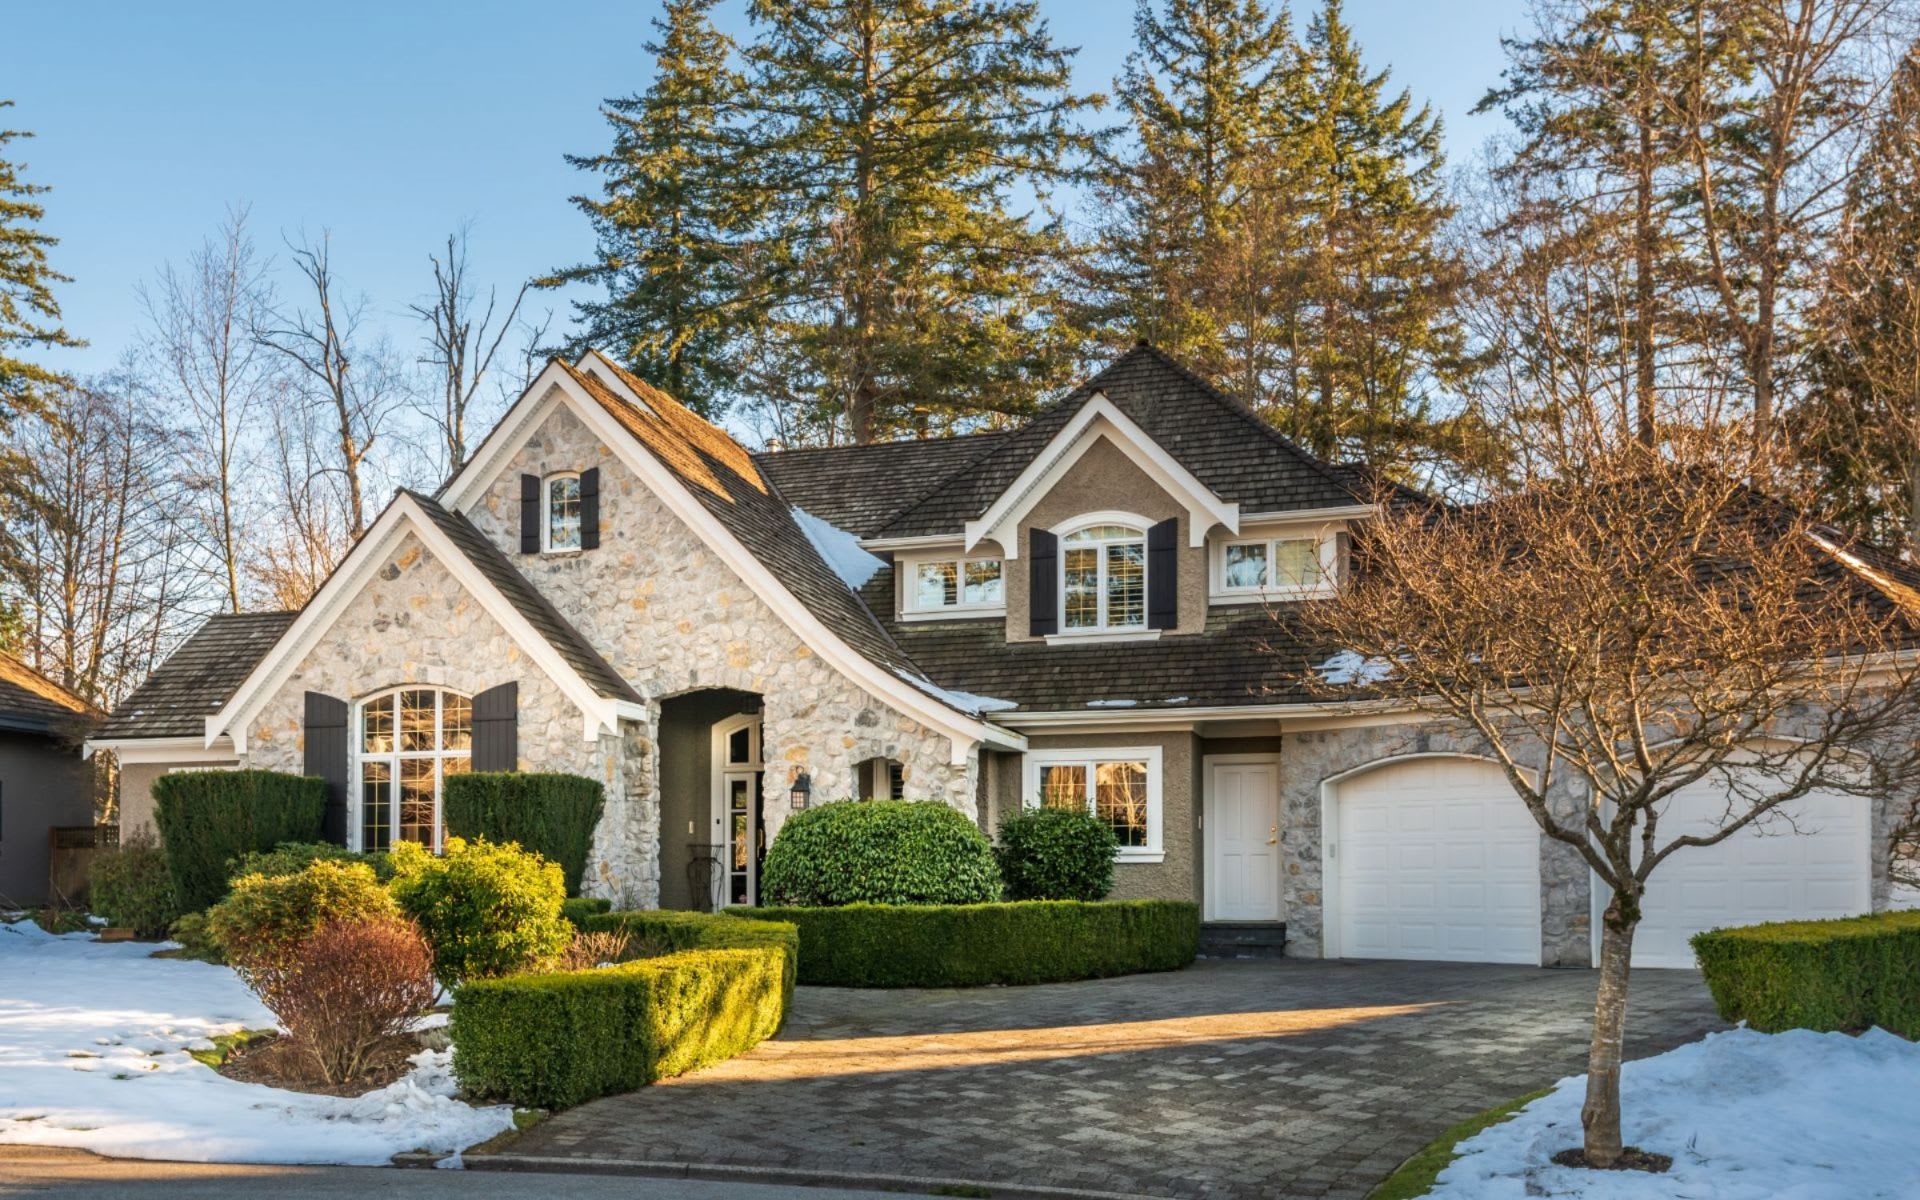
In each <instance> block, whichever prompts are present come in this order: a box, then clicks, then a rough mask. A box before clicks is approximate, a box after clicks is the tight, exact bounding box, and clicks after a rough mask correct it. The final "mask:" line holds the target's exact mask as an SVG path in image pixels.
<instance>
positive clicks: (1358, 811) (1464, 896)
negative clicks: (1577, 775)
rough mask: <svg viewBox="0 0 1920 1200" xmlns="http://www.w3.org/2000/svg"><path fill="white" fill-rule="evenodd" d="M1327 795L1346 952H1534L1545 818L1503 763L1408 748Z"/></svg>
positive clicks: (1475, 958) (1453, 955) (1475, 957)
mask: <svg viewBox="0 0 1920 1200" xmlns="http://www.w3.org/2000/svg"><path fill="white" fill-rule="evenodd" d="M1333 803H1334V806H1335V808H1336V809H1337V812H1338V822H1339V824H1338V830H1339V833H1338V837H1337V840H1336V841H1335V843H1334V855H1333V860H1332V862H1330V863H1329V867H1330V869H1331V870H1332V871H1333V873H1334V875H1335V876H1336V878H1337V882H1336V884H1335V886H1336V888H1337V892H1336V907H1337V909H1338V911H1337V913H1336V914H1335V916H1334V919H1335V921H1336V923H1337V933H1338V938H1339V941H1338V944H1337V946H1336V947H1335V948H1334V949H1335V951H1336V953H1338V954H1339V955H1340V956H1341V957H1343V958H1424V959H1446V960H1450V961H1455V962H1509V963H1538V962H1539V961H1540V827H1539V826H1538V825H1536V824H1535V823H1534V820H1533V817H1532V815H1531V814H1529V813H1528V812H1527V809H1526V806H1525V805H1524V804H1522V803H1521V802H1520V799H1519V797H1517V796H1515V795H1514V794H1513V790H1512V789H1511V788H1510V787H1508V786H1507V782H1506V779H1505V777H1504V776H1502V775H1501V773H1500V769H1499V768H1498V767H1496V766H1494V765H1493V764H1491V763H1486V762H1480V761H1478V760H1475V759H1466V758H1420V759H1411V760H1408V761H1406V762H1402V763H1395V764H1392V765H1389V766H1384V767H1379V768H1377V769H1375V770H1372V771H1368V772H1366V773H1364V774H1361V775H1357V776H1354V777H1353V778H1350V779H1347V780H1343V781H1342V782H1340V783H1339V784H1337V785H1335V794H1334V797H1333Z"/></svg>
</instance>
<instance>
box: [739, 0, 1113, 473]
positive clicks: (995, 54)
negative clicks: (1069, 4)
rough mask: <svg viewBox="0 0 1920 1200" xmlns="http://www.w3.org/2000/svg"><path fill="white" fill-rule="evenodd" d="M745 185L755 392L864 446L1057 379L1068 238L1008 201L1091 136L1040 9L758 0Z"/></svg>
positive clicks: (1063, 164)
mask: <svg viewBox="0 0 1920 1200" xmlns="http://www.w3.org/2000/svg"><path fill="white" fill-rule="evenodd" d="M751 16H752V20H753V22H754V25H755V28H756V31H757V36H756V38H755V40H754V42H753V43H752V45H751V46H749V47H748V48H747V50H746V54H745V57H746V60H747V63H748V73H749V80H750V84H749V88H748V96H749V104H750V111H749V112H748V114H747V117H746V120H745V122H744V123H743V125H742V127H741V132H742V137H743V141H744V142H745V143H746V145H747V147H748V153H747V154H746V155H744V156H743V157H742V158H741V159H740V160H739V161H740V175H741V178H740V180H739V184H740V186H742V187H744V188H747V189H750V190H751V191H753V192H754V193H755V194H756V195H757V197H758V198H759V200H760V202H762V203H764V204H765V205H766V206H767V209H766V213H767V215H766V218H765V220H764V221H763V222H762V223H761V226H760V228H759V230H758V232H757V235H756V246H755V251H756V262H755V268H754V273H755V280H756V284H757V287H758V289H759V290H758V292H757V293H756V296H755V300H756V304H757V305H760V306H763V308H764V311H765V312H766V314H767V318H766V321H765V322H764V325H763V326H761V327H760V328H758V329H756V331H755V336H756V339H757V342H758V348H757V349H756V350H755V351H754V352H753V353H751V354H750V355H749V356H748V359H749V361H750V362H752V363H753V364H754V367H753V374H752V386H753V389H754V390H755V391H756V392H758V393H760V394H762V395H764V396H766V397H768V398H770V399H771V400H773V401H774V402H776V403H780V404H782V405H784V406H785V407H786V408H787V409H788V410H789V411H790V412H795V413H799V414H801V415H802V416H803V417H804V418H807V420H806V421H805V424H808V425H810V426H811V428H812V429H814V430H815V431H821V432H823V434H824V436H829V437H841V436H844V437H850V438H852V439H853V440H855V441H869V440H873V439H875V438H879V437H884V436H888V435H891V434H896V433H899V432H902V431H908V430H922V431H924V430H931V429H935V428H946V427H950V426H952V425H953V424H954V423H956V422H962V421H965V420H967V419H969V418H970V417H974V416H977V415H978V414H980V413H983V412H986V413H994V412H1019V411H1023V410H1025V409H1026V408H1027V407H1029V406H1030V405H1031V404H1032V403H1033V402H1034V401H1035V400H1036V399H1037V398H1038V397H1039V396H1041V395H1042V394H1044V392H1045V390H1046V389H1048V388H1049V387H1051V386H1053V385H1054V384H1056V383H1057V382H1059V381H1060V380H1061V379H1062V378H1063V376H1064V373H1065V371H1066V370H1067V369H1068V367H1069V365H1070V363H1071V359H1072V353H1071V352H1072V349H1073V346H1072V340H1071V338H1070V336H1069V335H1068V333H1067V331H1066V330H1065V328H1064V327H1063V325H1062V323H1061V322H1060V321H1059V320H1058V317H1057V310H1058V309H1059V307H1060V298H1059V292H1058V287H1059V279H1058V270H1059V264H1060V263H1061V261H1062V259H1063V256H1064V255H1065V253H1066V249H1067V243H1066V239H1065V237H1064V234H1063V232H1062V229H1061V223H1060V221H1059V220H1058V218H1057V217H1049V218H1048V219H1045V220H1039V219H1036V217H1035V215H1034V214H1031V213H1028V212H1025V211H1021V210H1020V209H1019V208H1018V207H1017V204H1016V196H1018V195H1020V194H1021V193H1022V192H1023V191H1024V190H1031V191H1033V192H1035V193H1037V195H1038V197H1039V201H1040V203H1042V204H1044V202H1045V200H1046V197H1047V195H1048V189H1049V187H1050V185H1052V184H1054V183H1056V182H1058V181H1060V180H1062V179H1065V178H1068V177H1070V176H1071V175H1072V173H1073V171H1074V169H1075V166H1076V162H1077V159H1078V158H1079V157H1080V156H1081V155H1082V154H1083V153H1084V152H1085V151H1087V150H1088V149H1090V148H1091V139H1090V138H1089V137H1088V135H1086V134H1085V133H1083V132H1080V131H1078V130H1077V129H1076V128H1075V127H1074V126H1073V123H1072V117H1073V114H1074V113H1076V112H1077V111H1079V110H1081V109H1084V108H1086V107H1088V106H1089V105H1090V104H1092V103H1094V102H1095V100H1096V99H1097V98H1089V97H1077V96H1074V95H1073V94H1072V93H1071V92H1070V91H1069V87H1068V84H1069V71H1068V66H1069V61H1070V58H1071V54H1072V52H1071V51H1069V50H1064V49H1060V48H1058V47H1056V46H1054V45H1053V43H1052V41H1051V39H1050V37H1049V35H1048V31H1047V27H1046V24H1045V22H1044V21H1042V20H1041V19H1040V17H1039V13H1038V9H1037V6H1036V4H1035V3H1034V2H1033V0H754V3H753V5H752V8H751Z"/></svg>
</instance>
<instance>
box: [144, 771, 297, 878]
mask: <svg viewBox="0 0 1920 1200" xmlns="http://www.w3.org/2000/svg"><path fill="white" fill-rule="evenodd" d="M326 807H327V784H326V781H325V780H323V779H318V778H315V777H312V776H305V775H287V774H283V773H281V772H279V771H178V772H174V773H172V774H168V775H162V776H161V777H160V778H158V779H156V780H155V781H154V783H153V823H154V824H155V825H156V826H157V827H158V828H159V830H160V840H161V844H162V845H164V846H165V847H166V852H167V866H168V869H169V870H171V871H172V872H173V886H174V893H175V895H176V896H177V897H178V899H179V902H180V911H182V912H199V911H200V910H201V909H204V908H206V907H207V906H208V905H211V904H213V903H215V902H216V901H218V900H219V899H220V898H221V897H222V896H224V895H226V894H227V880H228V878H229V877H230V875H231V871H232V867H233V864H234V862H235V861H236V860H238V859H239V858H240V857H241V856H243V855H245V854H247V853H249V852H250V851H255V850H271V849H273V848H274V847H275V846H278V845H281V844H282V843H285V842H315V841H318V840H319V839H320V827H321V822H322V820H323V818H324V817H325V815H326Z"/></svg>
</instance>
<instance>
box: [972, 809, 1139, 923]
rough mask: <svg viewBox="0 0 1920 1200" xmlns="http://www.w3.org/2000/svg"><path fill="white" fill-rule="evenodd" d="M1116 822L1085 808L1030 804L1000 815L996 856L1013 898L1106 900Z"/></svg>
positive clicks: (1110, 886)
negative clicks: (1102, 818) (1003, 815)
mask: <svg viewBox="0 0 1920 1200" xmlns="http://www.w3.org/2000/svg"><path fill="white" fill-rule="evenodd" d="M1114 847H1115V842H1114V840H1113V827H1112V826H1111V825H1108V824H1107V823H1106V822H1105V821H1102V820H1100V819H1099V818H1098V817H1096V816H1094V815H1093V814H1092V813H1090V812H1088V811H1087V810H1086V809H1084V808H1027V809H1021V810H1019V811H1017V812H1010V813H1008V814H1007V815H1006V816H1005V817H1003V818H1002V819H1001V821H1000V844H999V846H997V847H995V849H994V857H995V858H997V859H998V860H999V862H1000V878H1001V879H1002V880H1004V881H1005V882H1006V887H1007V899H1009V900H1105V899H1106V898H1107V893H1108V892H1111V891H1112V890H1113V854H1114Z"/></svg>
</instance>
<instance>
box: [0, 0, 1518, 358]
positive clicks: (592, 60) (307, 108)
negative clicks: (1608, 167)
mask: <svg viewBox="0 0 1920 1200" xmlns="http://www.w3.org/2000/svg"><path fill="white" fill-rule="evenodd" d="M1315 6H1316V5H1315V2H1314V0H1299V5H1298V7H1297V11H1298V12H1301V13H1304V12H1307V11H1311V10H1312V8H1314V7H1315ZM743 7H744V5H743V4H742V3H740V2H739V0H734V2H733V3H732V4H731V5H730V6H729V7H728V8H726V9H723V10H722V13H723V21H724V23H726V24H728V25H730V26H731V27H733V28H734V29H735V30H736V31H737V30H738V29H739V28H740V27H741V26H742V25H743V24H744V22H743V21H742V20H741V19H740V16H739V11H738V10H739V9H741V8H743ZM1041 7H1042V11H1043V12H1044V13H1045V14H1046V15H1047V17H1048V19H1049V21H1050V23H1051V26H1052V30H1053V34H1054V37H1055V40H1056V41H1057V42H1059V43H1060V44H1063V45H1069V46H1074V45H1077V46H1079V47H1081V53H1080V56H1079V58H1078V60H1077V63H1076V67H1075V72H1076V77H1077V80H1078V82H1079V84H1080V86H1081V87H1082V89H1084V90H1089V91H1091V90H1099V91H1106V90H1108V89H1109V87H1110V82H1111V80H1112V78H1113V76H1114V74H1115V72H1116V71H1117V70H1118V69H1119V67H1120V64H1121V61H1122V60H1123V59H1124V58H1125V56H1126V54H1127V52H1128V50H1129V48H1130V43H1131V36H1132V3H1131V0H1041ZM656 11H657V4H655V3H653V2H651V0H631V2H627V3H614V2H610V0H583V2H578V3H552V4H547V5H542V6H538V7H536V6H533V5H529V4H524V3H522V4H510V3H501V2H497V0H464V2H461V3H450V2H449V3H441V2H438V0H436V2H434V3H427V2H424V0H422V2H415V0H407V2H405V3H395V2H394V0H385V2H358V0H356V2H343V0H336V2H335V3H330V4H324V5H301V6H290V5H279V4H262V3H259V2H258V0H248V2H237V0H193V2H192V3H191V4H154V3H151V2H150V0H146V2H139V3H134V2H129V0H118V2H98V3H86V4H80V3H61V4H36V5H19V6H15V7H14V8H13V10H12V11H11V12H9V13H8V16H7V19H6V24H7V32H8V38H9V40H10V41H13V42H14V43H15V44H16V45H17V46H20V47H23V48H27V51H28V52H27V53H23V54H15V55H11V56H9V57H10V58H11V60H12V61H11V62H10V63H9V65H8V70H7V74H6V77H5V78H4V80H0V98H10V99H12V100H14V101H15V107H14V108H12V109H10V110H6V113H5V115H4V117H0V120H4V121H5V122H6V124H7V125H9V126H11V127H14V128H24V129H29V130H32V131H34V133H35V134H36V135H37V136H36V137H35V138H33V139H32V140H30V141H26V142H24V143H15V153H16V156H17V157H19V158H22V159H24V160H26V162H27V163H28V178H30V179H31V180H33V181H34V182H37V183H43V184H48V185H51V186H52V187H53V188H54V191H53V192H52V193H51V194H50V195H49V196H47V197H45V198H44V199H45V202H46V204H47V207H48V219H47V222H46V228H47V229H48V231H49V232H51V233H53V234H55V235H57V236H58V237H59V238H60V239H61V245H60V246H58V247H56V248H55V250H54V261H55V264H56V266H57V267H58V268H59V269H60V270H62V271H64V272H65V273H67V274H69V275H72V276H73V277H74V282H73V283H72V284H69V285H67V286H65V287H64V288H62V289H61V291H60V299H61V303H62V305H63V308H64V310H65V317H66V324H67V327H68V329H69V330H70V331H71V332H72V333H74V334H75V335H76V336H80V337H84V338H86V339H88V340H89V342H90V343H91V344H90V346H89V347H88V348H86V349H84V350H78V351H71V352H66V353H63V354H62V355H60V357H59V361H58V363H57V365H59V366H61V367H63V368H65V369H68V370H73V371H78V372H88V371H93V370H100V369H105V368H106V367H109V366H111V365H112V364H113V363H114V361H115V360H116V359H118V357H119V356H120V354H121V352H122V351H123V350H124V349H125V348H126V347H127V346H129V345H130V344H132V342H133V341H134V340H135V338H137V336H138V334H139V332H140V327H141V324H142V319H143V318H142V310H141V308H140V304H139V301H138V299H137V296H136V292H135V288H136V285H137V284H138V283H139V282H140V281H141V280H144V279H148V278H151V277H152V275H153V273H154V271H155V270H156V269H157V268H158V267H159V266H160V264H162V263H163V262H165V261H167V260H169V259H173V260H180V259H184V258H185V256H186V255H187V254H188V253H189V252H191V250H192V249H193V248H194V247H195V246H196V245H198V244H199V242H200V240H201V239H202V238H203V237H205V236H206V235H207V234H208V233H209V232H211V231H212V230H213V229H214V228H215V227H216V226H217V225H218V223H219V222H220V220H221V218H222V215H223V214H224V212H225V211H226V209H227V208H228V206H230V205H235V204H245V205H247V206H249V207H250V208H251V212H252V220H251V223H252V227H253V229H254V231H255V234H256V235H257V237H258V239H259V241H260V243H261V245H262V248H263V249H265V250H268V251H271V252H276V253H278V256H279V257H280V258H282V259H284V257H285V256H284V251H283V247H282V245H281V236H282V234H286V235H298V234H299V233H300V232H301V231H302V230H305V231H307V232H308V233H310V234H317V233H318V232H319V231H320V230H321V229H322V228H326V229H330V230H331V231H332V234H333V239H334V261H335V269H336V272H337V274H338V275H339V277H340V278H341V279H342V280H343V282H344V283H345V284H346V285H347V286H348V287H349V288H350V289H351V290H353V291H356V292H364V293H365V294H367V295H368V296H369V297H370V298H371V299H372V301H373V303H374V306H375V308H376V310H377V312H378V313H379V314H381V316H382V318H383V319H384V321H385V322H386V324H387V325H388V326H389V327H390V329H391V331H392V333H393V336H394V337H395V339H396V341H400V342H403V343H410V340H411V339H412V338H413V337H414V336H415V332H414V328H413V326H412V323H411V319H410V318H409V316H408V315H407V313H406V304H407V302H408V301H410V300H414V299H417V298H419V296H420V295H421V294H422V293H423V292H424V291H425V290H426V289H427V288H428V286H429V285H430V280H431V277H430V275H429V268H428V264H427V260H426V255H427V254H428V252H429V251H431V250H433V249H434V248H435V247H437V246H438V245H440V244H441V243H443V242H444V240H445V237H446V235H447V233H448V232H449V231H450V230H452V229H453V228H455V227H456V226H458V225H460V224H462V223H463V222H471V224H472V249H473V269H474V274H475V276H476V277H477V278H479V279H481V280H483V281H493V282H498V283H499V285H500V286H501V287H502V288H503V289H510V288H512V287H514V286H517V285H518V283H519V281H520V280H522V279H524V278H526V277H527V276H529V275H532V274H534V273H537V272H541V271H545V270H547V269H550V268H553V267H556V266H561V265H566V264H571V263H573V262H576V261H578V260H579V259H580V258H581V257H582V256H584V255H585V254H586V253H587V252H588V251H589V250H590V249H591V245H592V239H591V236H590V233H589V230H588V227H587V225H586V222H585V220H584V218H582V217H581V216H580V215H579V214H578V213H577V212H576V211H575V210H574V209H573V208H572V207H571V206H570V205H569V204H568V203H567V198H568V197H569V196H570V195H572V194H574V193H575V192H577V191H579V190H581V189H582V188H583V186H585V185H587V183H588V181H587V180H586V178H585V177H584V176H582V175H581V174H580V173H579V172H576V171H574V170H572V169H570V168H569V167H567V165H566V164H565V163H564V162H563V161H562V160H561V155H562V154H564V153H566V152H569V151H572V152H590V151H593V150H595V149H598V148H599V147H600V146H601V145H602V144H603V143H604V141H605V140H606V135H605V133H604V126H603V124H602V121H601V118H600V116H599V113H598V110H597V105H598V103H599V101H600V100H601V99H602V98H604V97H607V96H611V95H619V94H624V93H629V92H633V91H636V90H638V89H640V88H641V87H643V86H645V84H646V80H647V76H648V73H649V71H650V69H651V64H650V62H649V60H648V58H647V56H646V55H645V53H644V52H643V51H642V50H641V44H642V43H643V42H644V41H646V40H647V38H648V37H649V34H650V30H649V27H648V22H649V20H650V18H651V17H652V16H653V15H654V13H655V12H656ZM1525 17H1526V5H1525V2H1524V0H1348V19H1349V20H1350V22H1351V23H1352V24H1353V26H1354V27H1355V29H1356V31H1357V33H1358V36H1359V38H1360V41H1361V44H1362V45H1363V46H1364V47H1365V49H1366V52H1367V56H1368V60H1369V62H1370V63H1371V64H1372V65H1374V66H1376V67H1378V66H1391V67H1392V69H1393V78H1394V80H1395V82H1397V83H1399V84H1402V85H1404V86H1407V87H1409V88H1411V89H1412V91H1413V93H1414V95H1415V96H1416V97H1421V98H1424V99H1427V100H1430V101H1431V102H1432V103H1433V104H1434V105H1435V106H1436V107H1437V108H1438V109H1439V110H1440V111H1441V112H1442V113H1443V114H1444V116H1445V117H1446V120H1447V123H1448V133H1449V137H1448V142H1449V148H1450V152H1451V153H1452V155H1453V158H1454V160H1455V161H1456V162H1458V161H1462V160H1464V159H1466V158H1467V157H1468V156H1469V155H1470V154H1471V152H1472V151H1473V149H1474V148H1475V147H1477V146H1478V145H1479V143H1480V142H1481V141H1482V140H1483V139H1484V138H1485V137H1486V136H1487V135H1488V134H1489V133H1491V132H1494V131H1495V130H1496V129H1497V127H1498V124H1499V123H1498V121H1497V119H1495V118H1490V117H1481V118H1474V117H1471V116H1469V115H1468V111H1467V110H1468V109H1469V108H1471V107H1472V105H1473V104H1474V102H1475V101H1476V100H1478V99H1479V97H1480V96H1481V95H1482V94H1483V93H1484V92H1485V90H1486V88H1487V87H1488V86H1489V85H1490V84H1492V83H1493V82H1494V81H1495V80H1496V79H1497V78H1498V75H1499V71H1500V67H1501V54H1500V46H1499V38H1500V36H1501V35H1502V34H1503V33H1510V32H1513V31H1515V30H1517V29H1520V28H1523V27H1524V22H1525ZM534 303H536V304H538V305H540V306H543V307H544V306H546V305H550V304H551V305H555V306H559V307H562V309H563V312H562V320H564V305H563V304H562V303H561V301H560V300H559V299H558V298H557V297H552V296H538V297H535V299H534Z"/></svg>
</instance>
